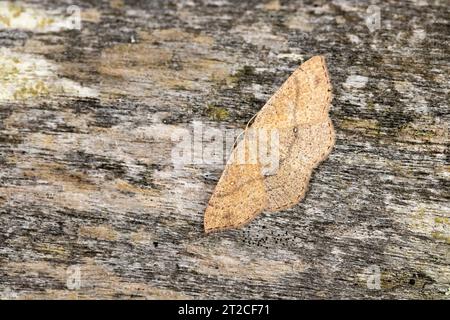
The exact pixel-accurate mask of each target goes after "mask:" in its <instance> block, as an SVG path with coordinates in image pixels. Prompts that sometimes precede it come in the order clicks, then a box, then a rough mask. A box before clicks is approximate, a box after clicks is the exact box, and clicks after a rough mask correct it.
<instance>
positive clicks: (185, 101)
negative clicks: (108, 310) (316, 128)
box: [0, 0, 450, 299]
mask: <svg viewBox="0 0 450 320" xmlns="http://www.w3.org/2000/svg"><path fill="white" fill-rule="evenodd" d="M70 5H76V6H78V7H79V8H80V9H81V22H82V24H81V29H80V30H76V29H67V28H62V27H58V26H59V25H60V23H61V21H63V22H64V21H66V20H65V19H67V18H68V17H67V11H66V10H67V8H68V7H69V6H70ZM368 6H369V4H368V3H364V2H361V1H331V2H329V1H280V2H278V1H270V2H256V1H249V2H241V1H230V0H228V1H215V0H213V1H206V0H205V1H180V2H175V1H120V0H112V1H99V2H94V1H83V2H78V1H76V2H60V1H31V2H27V3H21V4H20V3H15V4H14V5H11V4H10V3H9V4H6V5H3V6H0V8H1V11H0V47H1V50H0V89H1V91H0V168H1V170H0V297H2V298H23V299H39V298H50V299H67V298H80V299H91V298H100V299H111V298H133V299H141V298H148V299H152V298H156V299H158V298H161V299H175V298H288V299H298V298H305V299H311V298H319V299H322V298H338V299H347V298H358V299H360V298H374V299H380V298H382V299H387V298H399V299H409V298H418V299H431V298H432V299H448V298H449V296H450V259H449V258H450V256H449V252H450V251H449V248H450V247H449V244H450V222H449V221H450V194H449V188H450V164H449V150H448V146H449V123H450V116H449V115H450V112H449V111H450V110H449V104H448V103H449V88H450V82H449V81H448V75H449V71H450V63H449V61H450V49H449V35H450V27H449V20H448V17H449V16H450V11H449V10H450V9H449V6H448V2H447V1H429V2H427V1H421V0H417V1H408V2H403V1H402V2H399V1H384V2H382V4H379V5H378V8H379V9H380V12H381V20H380V27H379V28H378V29H376V30H371V29H369V28H368V26H367V24H366V22H365V19H366V18H367V16H368V11H367V9H368ZM26 14H30V15H31V16H33V17H34V18H33V19H34V20H30V19H28V20H26V21H27V22H26V23H25V20H24V19H22V18H23V17H24V16H25V15H26ZM319 54H320V55H324V56H325V57H326V60H327V65H328V68H329V73H330V78H331V81H332V85H333V88H334V89H333V90H334V92H333V93H334V99H333V105H332V107H331V110H330V117H331V119H332V121H333V124H334V127H335V130H336V145H335V147H334V149H333V152H332V153H331V154H330V156H329V158H328V159H327V160H326V161H325V162H324V163H322V165H321V166H320V167H319V168H318V169H317V170H316V171H315V172H314V174H313V176H312V180H311V183H310V188H309V191H308V193H307V194H306V197H305V199H304V201H302V203H300V204H299V205H297V206H295V207H294V208H292V209H289V210H286V212H284V213H283V214H276V215H272V214H262V215H261V216H259V217H258V218H256V219H255V220H254V221H253V222H252V223H251V224H249V225H248V226H246V227H245V228H243V229H242V230H229V231H224V232H220V233H214V234H211V235H205V234H204V232H203V212H204V210H205V208H206V205H207V201H208V199H209V197H210V196H211V193H212V191H213V189H214V187H215V185H216V183H217V180H218V178H219V176H220V174H221V172H222V170H223V164H220V163H215V164H206V163H203V162H202V161H198V160H199V159H201V156H202V148H200V149H198V148H196V149H195V150H194V152H193V154H192V158H191V160H192V161H190V162H189V163H184V164H181V165H180V164H179V163H174V162H173V161H172V158H173V155H172V151H173V149H174V147H175V146H176V144H177V141H174V139H173V138H174V136H177V137H180V136H181V137H183V136H186V135H188V136H190V134H192V131H193V127H194V121H197V124H198V123H201V124H202V126H203V129H204V131H205V132H208V130H211V129H212V128H215V129H219V131H220V132H223V131H225V130H226V129H242V128H244V127H245V125H246V123H247V121H248V120H250V118H251V116H252V115H253V114H255V113H256V112H257V111H258V110H259V109H260V108H261V107H262V106H263V105H264V103H265V101H267V99H268V98H269V97H270V96H271V95H272V94H273V93H274V92H275V91H276V89H277V88H278V87H279V86H280V85H281V84H282V83H283V82H284V81H285V80H286V78H287V77H288V76H289V75H290V74H291V73H292V71H293V70H295V69H296V67H297V66H298V65H299V64H300V63H301V62H303V61H306V60H307V59H308V58H310V57H312V56H314V55H319ZM196 139H198V137H197V138H196ZM231 141H232V139H231ZM191 142H193V143H200V142H201V141H197V140H195V141H191ZM200 145H201V144H200ZM377 268H379V270H380V273H381V275H380V288H379V289H377V288H372V289H371V286H370V285H369V286H368V285H367V281H368V280H370V279H372V278H371V276H373V274H372V273H371V272H372V271H373V270H377ZM77 274H78V275H79V278H77ZM74 277H75V281H74ZM77 279H79V280H80V281H78V282H77V281H76V280H77ZM74 284H75V286H74Z"/></svg>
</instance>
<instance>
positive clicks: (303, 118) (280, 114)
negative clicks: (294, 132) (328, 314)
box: [252, 56, 332, 129]
mask: <svg viewBox="0 0 450 320" xmlns="http://www.w3.org/2000/svg"><path fill="white" fill-rule="evenodd" d="M331 99H332V95H331V83H330V79H329V75H328V71H327V67H326V63H325V58H324V57H323V56H315V57H312V58H311V59H309V60H308V61H306V62H305V63H303V64H302V65H300V66H299V67H298V68H297V69H296V70H295V71H294V72H293V73H292V75H291V76H290V77H289V78H288V79H287V80H286V81H285V82H284V83H283V85H282V86H281V87H280V89H278V90H277V92H275V94H274V95H273V96H272V97H271V98H270V99H269V100H268V101H267V103H266V104H265V105H264V107H263V108H262V109H261V111H260V112H259V113H258V115H257V116H256V118H255V120H254V123H253V125H252V127H253V128H266V129H270V128H286V127H293V126H295V125H301V124H307V123H317V122H321V121H323V120H324V119H325V118H327V117H328V111H329V107H330V102H331Z"/></svg>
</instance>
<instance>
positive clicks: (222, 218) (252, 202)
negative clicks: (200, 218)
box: [204, 134, 267, 232]
mask: <svg viewBox="0 0 450 320" xmlns="http://www.w3.org/2000/svg"><path fill="white" fill-rule="evenodd" d="M247 138H248V137H247V135H246V134H244V138H243V140H242V141H241V142H240V143H239V144H238V145H237V147H236V148H235V149H234V150H233V151H232V153H231V156H230V160H229V161H228V163H227V165H226V167H225V169H224V172H223V173H222V176H221V177H220V179H219V182H218V183H217V186H216V189H215V190H214V193H213V195H212V196H211V199H210V200H209V203H208V207H207V208H206V211H205V218H204V228H205V232H211V231H214V230H221V229H229V228H236V227H239V226H241V225H243V224H245V223H247V222H248V221H250V220H252V219H253V218H254V217H255V216H257V215H258V214H259V213H260V212H261V211H263V209H264V207H265V206H266V204H267V195H266V190H265V186H264V182H263V177H262V175H261V165H260V164H259V163H257V162H256V161H253V162H252V161H249V152H250V150H251V149H252V147H254V146H253V145H252V143H254V141H252V140H250V139H247ZM241 157H244V158H241Z"/></svg>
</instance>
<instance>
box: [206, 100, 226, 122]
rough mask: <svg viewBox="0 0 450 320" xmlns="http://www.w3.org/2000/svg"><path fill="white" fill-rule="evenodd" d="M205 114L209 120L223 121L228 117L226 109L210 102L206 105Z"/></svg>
mask: <svg viewBox="0 0 450 320" xmlns="http://www.w3.org/2000/svg"><path fill="white" fill-rule="evenodd" d="M206 114H207V115H208V117H209V118H210V119H211V120H216V121H223V120H225V119H228V117H229V116H230V114H229V112H228V110H227V109H225V108H223V107H217V106H214V105H211V104H210V105H208V107H207V108H206Z"/></svg>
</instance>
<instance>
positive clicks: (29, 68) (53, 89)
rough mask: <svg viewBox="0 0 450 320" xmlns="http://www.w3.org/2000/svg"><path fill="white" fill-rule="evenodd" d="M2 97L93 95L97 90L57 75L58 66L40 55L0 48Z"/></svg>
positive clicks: (17, 98) (15, 98)
mask: <svg viewBox="0 0 450 320" xmlns="http://www.w3.org/2000/svg"><path fill="white" fill-rule="evenodd" d="M0 87H1V90H0V101H9V100H29V99H39V98H45V97H48V96H50V95H58V94H64V95H74V96H80V97H94V96H96V95H97V93H96V91H95V90H93V89H90V88H87V87H84V86H82V85H80V84H79V83H77V82H75V81H73V80H70V79H67V78H61V77H59V76H58V66H57V65H55V64H54V63H52V62H51V61H48V60H46V59H44V58H42V57H40V56H37V55H31V54H24V53H18V52H14V51H12V50H10V49H7V48H3V49H2V50H0Z"/></svg>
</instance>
